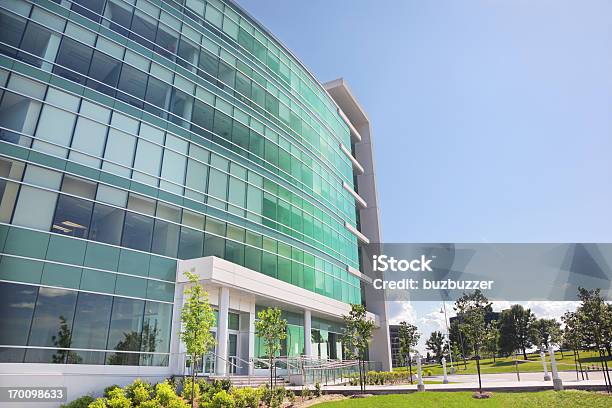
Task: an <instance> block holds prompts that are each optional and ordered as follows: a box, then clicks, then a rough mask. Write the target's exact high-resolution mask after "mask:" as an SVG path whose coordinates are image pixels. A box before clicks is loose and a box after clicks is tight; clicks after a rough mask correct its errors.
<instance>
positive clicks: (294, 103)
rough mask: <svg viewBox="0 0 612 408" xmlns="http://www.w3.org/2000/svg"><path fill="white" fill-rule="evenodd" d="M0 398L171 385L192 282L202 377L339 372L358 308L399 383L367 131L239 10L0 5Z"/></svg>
mask: <svg viewBox="0 0 612 408" xmlns="http://www.w3.org/2000/svg"><path fill="white" fill-rule="evenodd" d="M0 87H1V88H0V139H1V141H0V252H1V259H0V385H24V384H26V383H27V384H33V385H41V384H48V385H68V386H69V393H70V397H76V396H78V395H79V394H82V393H83V392H84V391H92V390H93V391H95V390H97V389H99V387H100V384H107V385H108V384H112V383H118V384H121V383H126V382H128V381H131V380H132V379H133V378H134V377H136V376H138V377H141V378H144V379H151V380H156V379H159V378H162V377H167V376H169V375H172V374H180V373H182V372H183V370H184V366H185V354H184V350H183V348H182V346H181V344H180V341H179V338H178V331H179V327H180V322H179V318H178V316H179V313H180V307H181V305H182V301H183V290H184V289H185V277H184V272H185V271H192V272H194V273H196V274H198V276H199V277H200V279H201V282H202V284H203V285H204V286H205V287H206V289H207V291H208V292H209V294H210V300H211V303H212V304H213V305H214V306H215V308H216V310H217V327H216V329H215V333H216V336H217V342H218V345H217V348H216V350H215V352H214V353H213V354H211V356H209V357H208V358H207V359H206V364H204V367H203V371H204V372H206V373H211V374H219V375H226V374H240V373H243V374H244V373H252V372H254V371H255V372H256V371H257V364H255V361H256V359H257V358H258V357H259V356H262V353H263V350H262V347H261V346H260V343H259V340H258V338H257V336H255V333H254V322H255V318H256V312H257V311H258V310H259V309H260V308H265V307H268V306H275V307H279V308H281V309H282V310H283V312H284V316H285V318H286V319H287V321H288V337H287V340H286V343H285V344H284V346H283V351H282V354H283V355H287V356H303V355H306V356H312V357H318V358H329V359H342V347H341V338H340V334H341V332H342V319H341V316H342V315H343V314H346V313H347V312H348V311H349V309H350V304H351V303H362V302H364V303H366V305H367V307H368V310H369V312H370V316H371V317H372V318H373V319H375V321H376V325H377V328H376V330H375V334H374V341H373V343H372V347H371V349H370V350H369V356H370V359H371V360H376V361H380V362H382V368H385V369H389V368H390V352H389V340H388V337H389V333H388V325H387V314H386V309H385V307H386V306H385V303H384V302H383V301H382V300H384V299H383V298H382V296H383V294H382V292H377V291H375V290H374V289H373V288H372V285H371V278H369V277H368V276H367V271H364V269H363V268H362V267H361V265H362V264H364V262H362V260H360V259H359V256H360V250H359V246H360V245H362V244H364V243H368V242H369V241H372V242H379V241H380V231H379V220H378V205H377V198H376V186H375V180H374V163H373V156H372V141H371V131H370V130H371V129H370V122H369V119H368V117H367V115H366V114H365V113H364V111H363V109H362V108H361V107H360V106H359V104H358V103H357V101H356V99H355V98H354V97H353V95H352V93H351V91H350V89H349V87H348V86H347V85H346V83H345V82H344V81H343V80H336V81H332V82H330V83H327V84H325V85H322V84H321V83H319V82H318V81H317V80H316V79H315V78H314V76H313V75H312V74H311V73H309V71H308V70H307V69H306V68H305V67H304V65H303V64H302V63H301V62H300V61H299V60H298V59H297V58H296V57H295V56H294V55H293V54H292V53H291V52H290V51H289V50H288V49H287V48H285V47H284V46H283V45H282V43H280V42H279V41H278V40H277V39H276V38H275V37H274V36H273V35H272V34H271V33H270V32H269V31H267V30H266V29H265V28H264V27H263V26H262V25H261V24H260V23H258V22H257V21H255V20H254V19H253V18H252V17H251V16H249V15H248V13H246V12H245V11H244V10H242V9H241V8H240V7H239V6H238V5H237V4H235V3H234V2H232V1H220V0H207V1H203V0H174V1H160V0H73V1H69V0H56V1H51V0H38V1H30V0H21V1H18V0H4V1H2V2H1V3H0Z"/></svg>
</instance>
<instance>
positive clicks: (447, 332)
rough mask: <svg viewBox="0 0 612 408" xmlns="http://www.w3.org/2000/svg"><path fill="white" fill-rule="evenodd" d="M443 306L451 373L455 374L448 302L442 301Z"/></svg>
mask: <svg viewBox="0 0 612 408" xmlns="http://www.w3.org/2000/svg"><path fill="white" fill-rule="evenodd" d="M442 307H443V309H444V324H446V335H447V336H448V356H449V357H450V373H451V374H455V367H453V351H452V350H451V339H450V329H449V328H448V319H447V318H446V302H445V301H444V300H443V301H442Z"/></svg>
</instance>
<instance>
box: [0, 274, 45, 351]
mask: <svg viewBox="0 0 612 408" xmlns="http://www.w3.org/2000/svg"><path fill="white" fill-rule="evenodd" d="M37 293H38V288H37V287H35V286H27V285H17V284H14V283H5V282H0V310H1V311H2V313H0V344H5V345H16V346H25V345H26V343H27V341H28V331H29V330H30V323H31V322H32V314H33V313H34V303H35V302H36V295H37ZM0 361H1V360H0Z"/></svg>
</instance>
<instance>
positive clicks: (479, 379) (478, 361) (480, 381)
mask: <svg viewBox="0 0 612 408" xmlns="http://www.w3.org/2000/svg"><path fill="white" fill-rule="evenodd" d="M476 370H478V393H479V394H482V379H481V378H480V355H479V354H478V352H476Z"/></svg>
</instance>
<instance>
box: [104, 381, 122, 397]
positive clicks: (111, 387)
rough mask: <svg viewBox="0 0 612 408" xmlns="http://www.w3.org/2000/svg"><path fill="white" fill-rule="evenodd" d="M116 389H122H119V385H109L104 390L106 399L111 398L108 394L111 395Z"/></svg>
mask: <svg viewBox="0 0 612 408" xmlns="http://www.w3.org/2000/svg"><path fill="white" fill-rule="evenodd" d="M115 388H121V387H119V386H118V385H117V384H113V385H109V386H108V387H106V388H105V389H104V396H105V397H106V398H109V395H108V394H109V392H111V391H112V390H114V389H115Z"/></svg>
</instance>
